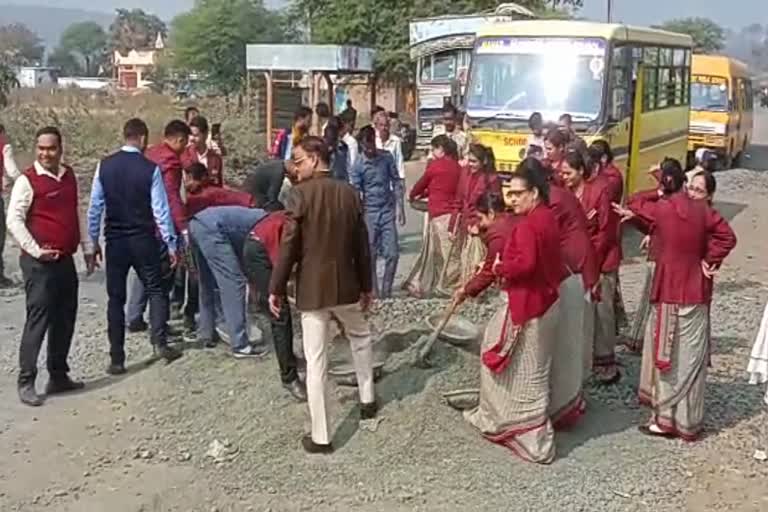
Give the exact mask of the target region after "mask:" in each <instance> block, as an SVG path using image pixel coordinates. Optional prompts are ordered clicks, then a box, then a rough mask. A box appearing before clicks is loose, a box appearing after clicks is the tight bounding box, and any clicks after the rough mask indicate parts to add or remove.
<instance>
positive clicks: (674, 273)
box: [614, 159, 736, 441]
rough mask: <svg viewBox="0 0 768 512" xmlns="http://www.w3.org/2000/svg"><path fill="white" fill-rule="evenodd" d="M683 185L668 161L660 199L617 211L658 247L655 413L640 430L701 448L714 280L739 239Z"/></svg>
mask: <svg viewBox="0 0 768 512" xmlns="http://www.w3.org/2000/svg"><path fill="white" fill-rule="evenodd" d="M684 185H685V173H684V172H683V168H682V166H681V165H680V163H679V162H678V161H676V160H672V159H667V160H665V161H664V163H663V164H662V166H661V190H662V196H661V197H660V199H658V200H656V201H637V202H635V203H634V204H632V205H631V207H630V208H629V209H623V208H621V207H620V206H618V205H616V206H614V208H615V210H616V211H617V213H619V214H620V215H622V217H624V218H631V217H638V218H640V219H641V220H642V222H643V223H644V224H645V225H646V226H650V227H651V229H652V230H653V234H654V237H655V240H656V241H657V242H658V247H657V249H656V250H657V254H656V268H655V270H654V274H653V283H652V285H651V296H650V303H651V305H652V314H651V321H650V322H648V326H647V328H646V336H645V344H644V347H643V364H642V370H641V397H640V398H641V401H643V402H645V403H647V404H648V405H650V407H651V409H652V413H651V417H650V419H649V421H648V422H647V424H645V425H642V426H641V427H640V431H641V432H643V433H644V434H647V435H651V436H663V437H679V438H682V439H684V440H687V441H694V440H696V439H697V438H698V436H699V434H700V433H701V430H702V425H703V421H704V392H705V386H706V374H707V363H708V360H709V343H710V339H709V338H710V329H709V328H710V325H709V305H710V303H711V300H712V280H713V278H714V275H715V273H716V272H717V270H718V269H719V268H720V266H721V265H722V263H723V261H724V260H725V258H726V257H727V256H728V254H730V252H731V250H733V248H734V247H735V246H736V236H735V235H734V233H733V230H732V229H731V228H730V226H729V225H728V223H727V222H726V221H725V220H724V219H723V218H722V217H721V216H720V215H719V214H718V213H717V212H716V211H715V210H714V209H713V208H712V207H711V206H710V205H709V204H708V203H707V201H704V200H699V199H693V198H691V197H690V196H689V195H688V193H686V191H685V190H684Z"/></svg>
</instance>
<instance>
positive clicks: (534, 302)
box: [497, 204, 562, 325]
mask: <svg viewBox="0 0 768 512" xmlns="http://www.w3.org/2000/svg"><path fill="white" fill-rule="evenodd" d="M561 271H562V262H561V260H560V230H559V229H558V227H557V219H556V218H555V214H554V213H553V212H552V210H551V209H550V208H549V207H548V206H546V205H543V204H542V205H539V206H537V207H536V208H534V209H533V210H532V211H531V212H530V213H528V215H526V216H524V217H521V218H520V220H519V221H518V222H517V223H515V225H514V226H513V227H512V230H511V232H510V234H509V238H508V239H507V243H506V244H505V246H504V253H503V256H502V259H501V265H500V268H499V269H497V272H498V274H499V275H500V276H501V277H502V278H503V279H504V289H505V290H506V291H507V295H508V296H509V314H510V318H511V319H512V321H513V322H514V323H515V324H516V325H523V324H525V322H527V321H528V320H531V319H533V318H538V317H540V316H542V315H544V313H546V312H547V310H549V308H550V307H552V305H553V304H554V303H555V302H556V301H557V299H558V297H559V295H560V293H559V289H560V277H561V276H560V274H561Z"/></svg>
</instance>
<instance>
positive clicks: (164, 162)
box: [145, 143, 187, 233]
mask: <svg viewBox="0 0 768 512" xmlns="http://www.w3.org/2000/svg"><path fill="white" fill-rule="evenodd" d="M145 156H146V157H147V158H149V159H150V160H152V161H153V162H155V163H156V164H157V165H158V167H160V172H161V173H162V175H163V183H164V184H165V193H166V194H167V195H168V206H169V207H170V209H171V218H173V225H174V227H175V228H176V232H177V233H181V232H182V231H184V230H186V229H187V214H186V208H185V206H184V202H183V201H182V200H181V184H182V173H183V166H182V164H181V158H180V157H179V155H177V154H176V152H175V151H173V150H172V149H171V148H170V146H168V144H165V143H161V144H157V145H155V146H151V147H149V148H147V150H146V152H145Z"/></svg>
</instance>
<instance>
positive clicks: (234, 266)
mask: <svg viewBox="0 0 768 512" xmlns="http://www.w3.org/2000/svg"><path fill="white" fill-rule="evenodd" d="M189 233H190V235H191V237H192V240H193V244H192V247H193V250H194V251H195V258H196V261H197V265H198V272H199V281H200V283H199V285H200V287H199V295H200V319H199V322H198V335H199V336H200V338H202V339H213V337H214V328H215V316H216V289H217V288H218V290H219V295H220V297H221V305H222V307H223V310H224V321H225V324H226V328H227V333H228V334H229V338H230V343H231V345H232V349H233V350H238V349H243V348H245V347H246V346H248V329H247V319H246V284H247V281H246V278H245V274H244V273H243V271H242V269H241V267H240V258H239V257H238V253H237V251H235V248H234V247H233V245H232V242H231V241H230V240H229V239H228V238H227V237H226V236H224V235H223V234H222V233H221V231H220V230H219V229H215V228H212V227H210V226H208V225H206V224H205V223H203V222H200V221H199V220H198V219H196V218H195V219H192V221H191V222H190V224H189Z"/></svg>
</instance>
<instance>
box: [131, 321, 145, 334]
mask: <svg viewBox="0 0 768 512" xmlns="http://www.w3.org/2000/svg"><path fill="white" fill-rule="evenodd" d="M127 329H128V332H132V333H136V332H145V331H147V330H148V329H149V325H148V324H147V322H145V321H144V320H135V321H133V322H131V323H129V324H128V327H127Z"/></svg>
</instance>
